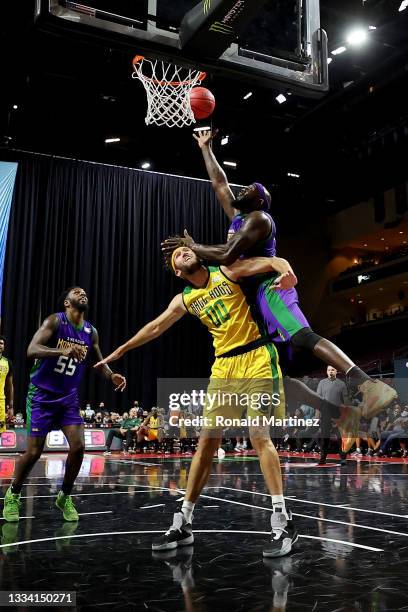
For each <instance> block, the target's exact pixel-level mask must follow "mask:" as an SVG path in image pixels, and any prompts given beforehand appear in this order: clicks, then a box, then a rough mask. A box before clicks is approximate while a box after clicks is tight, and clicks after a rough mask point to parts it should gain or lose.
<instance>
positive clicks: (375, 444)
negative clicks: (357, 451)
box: [367, 416, 381, 457]
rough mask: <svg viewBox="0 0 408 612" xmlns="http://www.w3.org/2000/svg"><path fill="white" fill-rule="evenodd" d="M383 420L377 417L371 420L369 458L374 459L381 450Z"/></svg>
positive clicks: (368, 434)
mask: <svg viewBox="0 0 408 612" xmlns="http://www.w3.org/2000/svg"><path fill="white" fill-rule="evenodd" d="M380 434H381V419H380V417H379V416H375V417H373V418H372V419H371V421H370V424H369V426H368V432H367V444H368V451H367V457H373V456H374V455H375V456H376V455H377V452H378V450H379V448H380V444H381V440H380Z"/></svg>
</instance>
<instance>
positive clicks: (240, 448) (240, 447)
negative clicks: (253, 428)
mask: <svg viewBox="0 0 408 612" xmlns="http://www.w3.org/2000/svg"><path fill="white" fill-rule="evenodd" d="M242 450H244V449H243V447H242V446H241V444H237V445H236V447H235V448H234V451H235V452H236V453H239V452H241V451H242Z"/></svg>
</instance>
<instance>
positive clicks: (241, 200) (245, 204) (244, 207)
mask: <svg viewBox="0 0 408 612" xmlns="http://www.w3.org/2000/svg"><path fill="white" fill-rule="evenodd" d="M231 204H232V206H233V208H236V209H237V210H240V211H241V212H250V211H251V210H255V209H256V199H255V198H254V197H253V196H250V195H243V196H238V198H235V200H233V201H232V202H231Z"/></svg>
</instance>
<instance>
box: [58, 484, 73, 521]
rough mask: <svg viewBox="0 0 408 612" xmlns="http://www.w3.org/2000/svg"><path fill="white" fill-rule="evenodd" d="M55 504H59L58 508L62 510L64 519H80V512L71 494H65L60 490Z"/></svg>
mask: <svg viewBox="0 0 408 612" xmlns="http://www.w3.org/2000/svg"><path fill="white" fill-rule="evenodd" d="M55 505H56V506H57V508H59V509H60V510H62V514H63V516H64V521H78V520H79V516H78V512H77V509H76V508H75V506H74V502H73V501H72V497H71V495H64V494H63V492H62V491H60V492H59V493H58V495H57V499H56V501H55Z"/></svg>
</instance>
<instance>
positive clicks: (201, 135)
mask: <svg viewBox="0 0 408 612" xmlns="http://www.w3.org/2000/svg"><path fill="white" fill-rule="evenodd" d="M217 133H218V130H213V131H211V130H202V131H199V132H198V133H196V132H193V138H195V140H196V141H197V143H198V146H199V147H200V149H204V147H209V146H210V145H211V141H212V140H213V138H215V136H216V135H217Z"/></svg>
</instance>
